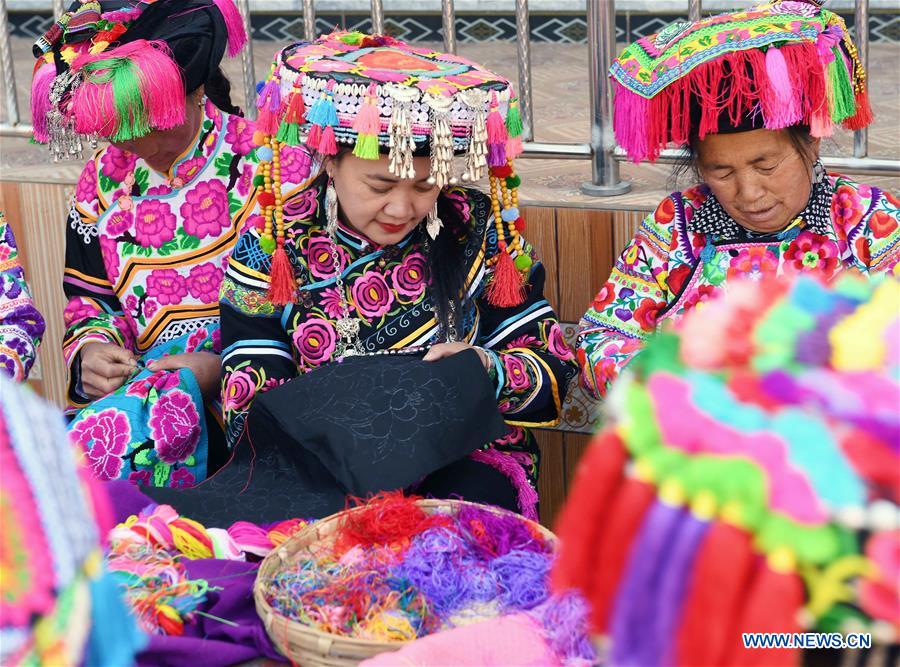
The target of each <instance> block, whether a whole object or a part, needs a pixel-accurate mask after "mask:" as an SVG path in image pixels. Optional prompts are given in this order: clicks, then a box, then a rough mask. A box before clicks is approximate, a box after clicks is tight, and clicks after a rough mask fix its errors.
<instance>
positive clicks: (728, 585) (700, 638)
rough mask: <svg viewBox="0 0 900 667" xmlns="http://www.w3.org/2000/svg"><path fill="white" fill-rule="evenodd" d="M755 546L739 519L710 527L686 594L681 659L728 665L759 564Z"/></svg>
mask: <svg viewBox="0 0 900 667" xmlns="http://www.w3.org/2000/svg"><path fill="white" fill-rule="evenodd" d="M752 546H753V545H752V542H751V538H750V534H749V533H748V532H747V531H745V530H742V529H740V528H738V527H737V526H734V525H733V524H729V523H725V522H723V521H716V522H714V523H713V524H712V525H711V526H710V527H709V530H708V531H707V534H706V539H705V540H704V541H703V544H702V545H701V546H700V551H699V552H698V553H697V560H696V561H695V563H694V572H693V575H692V576H691V580H690V581H689V582H688V588H687V590H686V595H685V598H684V606H683V608H682V612H681V614H682V616H681V625H680V627H679V629H678V635H677V639H676V648H675V658H676V659H675V660H674V663H675V664H677V665H721V664H725V655H726V651H727V649H729V648H730V647H731V645H732V643H733V640H734V637H733V636H732V635H731V633H732V632H733V631H734V630H735V627H736V620H735V619H736V617H737V615H738V613H739V611H740V609H741V602H742V600H743V597H744V594H745V592H746V590H747V587H748V586H749V584H750V581H751V577H752V575H753V566H754V564H755V563H756V555H755V554H754V553H753V550H752Z"/></svg>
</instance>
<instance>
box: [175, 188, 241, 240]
mask: <svg viewBox="0 0 900 667" xmlns="http://www.w3.org/2000/svg"><path fill="white" fill-rule="evenodd" d="M180 213H181V217H182V218H183V219H184V231H186V232H187V233H188V234H190V235H191V236H196V237H197V238H201V239H203V238H206V237H207V236H218V235H219V234H221V232H222V230H223V229H227V228H228V226H229V223H230V216H229V215H228V196H227V195H226V194H225V184H224V183H222V181H204V182H201V183H197V184H196V186H195V187H193V188H191V190H190V191H189V192H188V193H187V194H186V195H185V198H184V204H182V205H181V210H180Z"/></svg>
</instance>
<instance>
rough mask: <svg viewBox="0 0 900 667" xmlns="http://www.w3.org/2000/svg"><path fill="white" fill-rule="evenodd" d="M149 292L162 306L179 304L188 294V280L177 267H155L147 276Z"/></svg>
mask: <svg viewBox="0 0 900 667" xmlns="http://www.w3.org/2000/svg"><path fill="white" fill-rule="evenodd" d="M147 293H148V294H152V295H153V296H154V297H156V300H157V301H158V302H159V304H160V305H161V306H166V305H174V304H178V303H181V300H182V299H183V298H184V297H185V296H187V293H188V288H187V281H186V280H185V279H184V277H183V276H181V275H179V274H178V272H177V271H176V270H175V269H154V270H153V271H151V272H150V275H149V276H147Z"/></svg>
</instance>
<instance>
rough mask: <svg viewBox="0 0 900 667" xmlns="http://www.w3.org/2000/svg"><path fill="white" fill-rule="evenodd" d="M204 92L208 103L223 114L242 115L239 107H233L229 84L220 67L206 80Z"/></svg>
mask: <svg viewBox="0 0 900 667" xmlns="http://www.w3.org/2000/svg"><path fill="white" fill-rule="evenodd" d="M204 92H205V93H206V97H207V98H209V101H210V102H212V103H213V104H215V105H216V106H217V107H218V108H219V109H221V110H222V111H224V112H225V113H230V114H235V115H237V116H243V115H244V114H243V112H242V111H241V109H240V107H237V106H235V105H234V103H233V102H232V101H231V82H230V81H229V80H228V77H227V76H225V73H224V72H223V71H222V68H221V67H216V69H215V70H214V71H213V73H212V74H211V75H210V76H209V79H207V80H206V84H205V85H204Z"/></svg>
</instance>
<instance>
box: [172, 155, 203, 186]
mask: <svg viewBox="0 0 900 667" xmlns="http://www.w3.org/2000/svg"><path fill="white" fill-rule="evenodd" d="M205 166H206V158H205V157H192V158H190V159H189V160H185V161H184V162H182V163H181V164H180V165H178V169H177V170H176V171H175V174H176V177H177V178H180V179H181V185H182V186H183V185H184V184H185V183H189V182H190V181H191V179H193V178H194V177H196V176H197V174H199V173H200V171H201V170H202V169H203V167H205Z"/></svg>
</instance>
